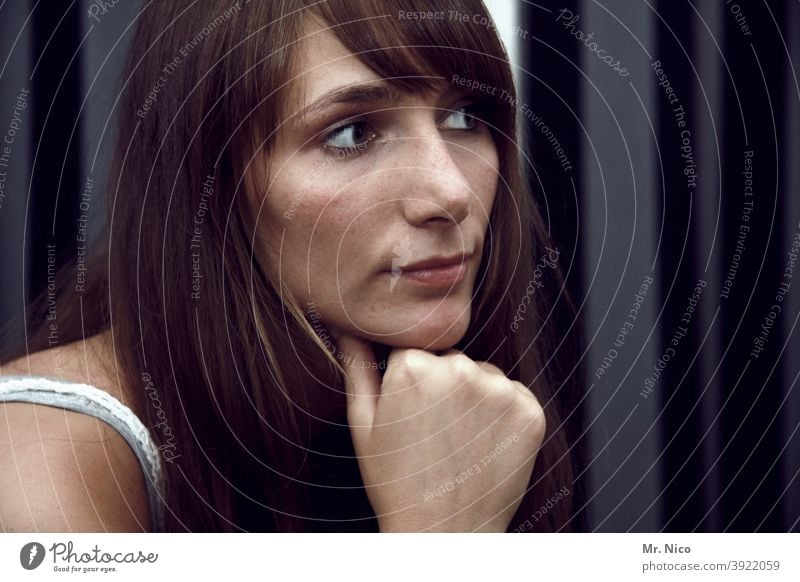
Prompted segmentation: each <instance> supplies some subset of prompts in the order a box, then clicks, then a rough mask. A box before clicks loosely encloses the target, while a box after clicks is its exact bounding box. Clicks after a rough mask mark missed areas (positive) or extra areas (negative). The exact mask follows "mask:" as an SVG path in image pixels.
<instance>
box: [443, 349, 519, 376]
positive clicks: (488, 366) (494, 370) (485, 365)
mask: <svg viewBox="0 0 800 582" xmlns="http://www.w3.org/2000/svg"><path fill="white" fill-rule="evenodd" d="M463 353H464V352H460V351H458V350H456V349H453V348H450V349H449V350H445V351H443V352H442V353H441V356H442V357H447V356H455V355H458V354H463ZM475 363H476V364H478V366H480V368H481V370H483V371H484V372H489V373H490V374H495V375H500V376H503V377H505V375H506V374H505V372H503V371H502V370H501V369H500V368H498V367H497V366H495V365H494V364H492V363H491V362H483V361H480V362H479V361H477V360H476V361H475Z"/></svg>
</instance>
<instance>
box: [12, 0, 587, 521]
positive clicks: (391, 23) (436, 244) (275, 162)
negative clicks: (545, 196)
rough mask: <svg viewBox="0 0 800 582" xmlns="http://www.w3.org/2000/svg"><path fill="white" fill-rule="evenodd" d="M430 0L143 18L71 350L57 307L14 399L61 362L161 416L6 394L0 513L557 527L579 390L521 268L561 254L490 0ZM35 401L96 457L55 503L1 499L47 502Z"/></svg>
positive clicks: (66, 273)
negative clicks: (523, 157)
mask: <svg viewBox="0 0 800 582" xmlns="http://www.w3.org/2000/svg"><path fill="white" fill-rule="evenodd" d="M430 9H431V8H430V6H428V5H426V4H425V3H422V2H415V1H404V2H397V3H395V2H392V3H384V2H379V1H377V0H375V1H367V0H364V1H359V2H346V1H344V0H340V1H331V2H322V3H308V5H306V3H304V2H301V1H295V0H285V1H275V2H250V3H240V2H237V3H235V4H232V5H231V6H221V5H219V3H212V2H201V3H190V2H159V3H151V4H150V5H148V6H147V8H146V9H144V10H143V13H142V14H141V16H140V17H139V22H138V23H137V32H136V35H135V38H134V39H133V43H132V49H131V52H130V57H129V59H128V62H127V67H126V70H125V74H124V76H123V85H122V88H121V95H120V110H119V112H118V115H119V128H120V133H119V138H118V141H117V145H116V150H115V155H114V159H113V166H112V170H111V179H110V180H109V181H108V182H107V183H108V187H109V191H108V193H107V195H108V196H109V201H110V203H109V204H108V206H109V208H110V217H109V222H108V231H107V234H106V236H104V237H102V241H101V242H102V244H100V245H99V246H98V252H97V254H96V255H95V256H94V257H93V259H92V261H93V262H92V263H90V265H89V266H88V268H87V269H86V273H87V274H86V277H87V283H86V285H85V287H83V286H78V285H76V284H75V280H74V277H73V276H74V274H75V273H76V270H75V265H74V264H73V265H69V266H67V267H65V268H64V269H63V271H62V278H61V281H60V283H61V288H60V292H59V293H58V295H57V299H56V301H55V305H57V307H58V309H57V312H56V316H55V317H56V319H55V323H56V324H57V333H58V339H57V342H58V344H57V347H56V348H55V350H56V351H55V352H54V351H53V348H50V349H49V350H45V348H47V347H48V343H49V345H50V346H52V345H53V343H52V339H53V338H52V333H53V332H52V327H51V326H52V324H53V323H54V321H53V319H52V318H51V320H48V319H47V316H48V309H47V305H48V303H47V297H43V298H41V300H40V303H39V304H38V307H35V308H34V309H32V310H31V311H32V313H34V314H36V316H38V319H37V320H36V321H34V322H32V323H31V325H32V326H33V327H35V328H36V329H37V330H38V331H37V333H36V334H34V335H32V336H31V338H29V342H28V345H27V346H23V349H21V350H18V352H17V353H15V354H13V355H11V354H9V355H8V356H7V357H5V358H4V361H10V360H12V359H14V358H16V359H15V361H14V362H12V363H11V364H10V365H9V366H6V367H4V370H3V374H16V375H18V376H19V375H21V376H23V377H17V378H16V380H15V382H16V384H15V386H16V390H17V392H16V394H17V396H16V397H9V396H7V397H6V398H5V399H6V400H10V399H13V398H16V399H17V400H23V399H24V398H23V397H21V396H19V394H20V393H22V392H25V393H28V394H30V393H31V390H25V386H22V389H20V386H21V385H22V384H24V383H25V382H28V384H27V386H28V387H30V386H32V385H33V384H35V382H36V381H37V379H40V378H41V377H47V376H50V377H52V376H54V375H56V374H55V373H54V372H53V370H54V367H53V362H54V361H55V360H57V362H58V366H57V368H56V369H57V371H58V372H60V374H59V375H61V376H62V377H64V378H66V379H67V380H70V381H72V382H73V383H80V384H89V385H91V386H93V387H96V388H100V389H101V390H102V392H103V393H104V394H109V395H110V396H112V397H115V399H116V400H115V402H116V401H120V402H121V403H123V404H124V405H126V407H127V408H130V409H131V410H132V411H133V413H135V415H136V418H138V419H140V420H141V421H142V423H143V424H144V426H146V428H147V431H146V432H147V434H146V435H145V437H144V438H141V439H140V440H139V441H135V440H132V439H131V437H130V435H128V437H127V438H124V439H123V438H121V437H120V434H122V432H124V431H119V432H117V431H114V430H111V429H108V427H106V426H105V425H104V424H102V423H98V422H95V423H94V424H93V425H92V424H91V422H90V421H87V420H86V418H88V416H87V415H86V414H80V411H82V412H87V410H86V409H85V408H84V409H80V411H79V410H78V409H77V408H73V412H71V413H64V412H61V411H59V412H58V413H53V412H52V410H57V409H56V407H55V406H51V407H49V408H48V410H47V411H45V412H43V410H44V408H47V407H34V406H32V405H31V404H30V402H28V403H22V402H14V403H13V404H7V405H6V408H5V412H4V414H5V415H6V417H7V418H6V421H7V422H9V423H10V426H11V427H12V431H11V432H10V434H9V437H8V438H6V440H5V441H3V443H2V446H3V447H4V449H5V451H6V452H9V451H10V453H11V454H13V456H14V458H15V459H17V463H18V466H22V467H23V468H22V469H21V471H22V472H21V473H20V475H21V476H20V477H19V478H17V477H16V475H15V478H14V479H12V478H10V477H8V478H7V481H8V482H6V483H5V487H6V490H7V491H13V490H15V489H14V487H16V488H17V490H19V493H18V494H17V495H18V496H19V497H18V498H15V497H14V494H13V493H9V494H8V495H6V496H5V499H6V501H5V502H2V504H0V511H5V512H6V513H5V514H2V513H0V517H2V518H3V520H4V522H5V523H6V526H5V527H7V528H8V527H9V526H8V524H9V523H13V522H14V520H16V523H17V524H19V525H18V527H22V528H25V527H31V524H32V525H33V526H34V527H36V528H38V529H41V526H40V525H39V524H40V523H44V524H45V525H44V527H55V528H58V527H67V528H70V529H79V528H86V529H119V530H127V529H131V530H137V529H143V530H156V531H158V530H162V529H163V530H166V531H185V530H190V531H347V530H352V531H359V530H360V531H559V530H562V531H563V530H568V529H570V527H571V517H572V515H571V513H572V499H573V498H574V495H573V496H572V497H570V496H569V492H570V491H571V490H572V487H573V486H572V480H573V477H574V471H573V467H572V461H571V451H570V446H569V444H568V439H567V437H566V434H565V425H564V417H565V415H564V413H563V411H561V410H560V408H559V405H558V400H559V398H560V397H561V394H559V388H560V387H561V386H563V383H560V381H559V376H558V372H557V371H555V370H554V367H553V365H552V363H551V364H550V365H545V363H546V362H547V360H548V359H549V358H550V356H551V355H552V353H553V345H554V343H551V342H549V341H547V339H546V338H547V337H549V336H552V335H553V332H552V331H550V328H552V324H551V323H550V321H551V320H550V318H549V314H550V309H551V307H552V305H551V304H550V303H548V302H547V300H546V297H545V293H554V294H555V293H558V292H559V289H560V286H559V283H558V280H557V273H556V269H545V272H544V275H543V277H544V278H542V276H541V275H542V273H541V272H539V273H538V275H540V277H537V278H534V275H533V268H534V263H535V261H536V259H537V258H538V257H540V256H542V255H543V254H544V253H546V252H549V253H550V254H552V253H553V251H552V249H550V250H549V251H545V248H547V245H548V241H546V240H544V238H543V236H542V232H543V227H542V224H541V219H540V218H539V216H538V214H537V212H536V209H535V208H534V207H533V205H532V201H531V199H530V195H529V194H528V193H527V191H526V187H525V182H524V181H523V179H522V171H521V169H520V164H519V160H518V157H517V156H518V155H519V154H518V151H517V144H516V143H515V116H514V111H515V110H514V109H513V108H512V107H509V106H508V104H507V103H508V101H507V97H506V99H503V98H501V95H511V96H513V82H512V78H511V74H510V69H509V66H508V63H507V57H506V55H505V53H504V51H503V49H502V46H501V44H500V42H499V41H498V38H497V35H496V32H495V30H494V29H493V27H491V26H490V23H491V20H490V19H489V17H488V14H487V13H486V11H485V8H484V7H483V5H482V4H481V3H480V2H477V1H463V2H461V1H458V2H456V1H453V2H448V3H447V5H446V6H442V5H439V4H437V6H436V10H437V12H436V13H430V12H429V10H430ZM463 15H468V18H466V19H465V18H463ZM463 79H467V80H470V81H479V83H468V82H467V81H463ZM481 84H484V85H483V86H481ZM465 87H468V88H465ZM549 244H550V245H551V246H553V245H552V243H549ZM556 258H557V255H556ZM534 281H536V285H535V286H533V285H532V282H534ZM534 291H535V294H534ZM532 298H533V299H534V300H532ZM52 304H53V303H52V302H51V305H52ZM515 316H516V318H515ZM512 323H513V324H515V325H513V327H512ZM48 329H49V331H48ZM48 333H49V336H48ZM48 337H49V338H50V339H49V342H48ZM83 338H89V339H87V340H86V341H85V342H81V341H77V340H82V339H83ZM61 346H63V347H61ZM26 349H27V351H29V352H35V354H34V355H33V356H31V358H30V359H26V358H21V356H23V354H25V353H26ZM59 350H60V353H59ZM12 356H13V357H12ZM54 358H55V360H54ZM31 362H33V363H31ZM31 376H33V378H31ZM0 386H2V383H0ZM63 387H64V386H63V385H61V386H60V387H59V388H58V389H59V390H62V389H63ZM50 388H52V386H50ZM7 392H9V391H8V390H7ZM86 394H89V392H88V391H87V392H86ZM91 394H94V393H91ZM91 394H90V396H91ZM562 394H563V392H562ZM30 400H31V399H29V401H30ZM33 400H35V399H33ZM51 404H52V403H51ZM56 406H58V405H57V404H56ZM109 406H110V408H114V409H116V410H117V411H119V407H117V406H116V405H115V404H113V403H112V404H111V405H109ZM64 407H65V408H66V406H64ZM127 408H126V409H127ZM32 411H36V412H32ZM34 414H38V415H40V416H41V415H42V414H51V415H53V416H52V418H51V417H48V418H47V419H46V420H47V422H48V423H49V424H48V425H47V427H48V429H49V430H51V431H52V432H53V434H56V435H62V436H65V437H66V442H68V443H71V442H72V441H77V440H80V439H76V438H75V432H74V431H72V430H71V429H75V430H78V431H81V432H78V434H79V435H82V436H84V437H86V438H84V439H82V441H81V442H94V443H95V445H96V446H95V447H94V448H90V449H89V450H88V451H86V452H84V453H80V454H79V453H74V445H72V446H73V448H72V449H71V450H73V456H70V455H69V454H68V453H67V452H66V451H63V454H62V455H61V457H59V459H58V460H57V461H52V462H53V463H56V464H58V466H59V467H64V470H63V471H62V472H61V473H58V475H60V476H61V477H63V487H61V488H60V489H59V484H58V482H55V483H53V485H52V487H49V488H47V491H44V492H41V495H40V496H39V497H36V498H35V499H34V501H36V500H37V499H38V500H39V501H41V502H42V503H44V501H43V500H46V499H47V498H48V496H55V497H57V498H58V502H59V503H60V506H61V507H63V508H64V510H63V511H62V512H61V514H60V515H58V516H50V517H49V521H48V518H47V516H46V515H45V516H42V514H41V512H40V513H39V514H37V509H36V508H32V509H30V510H29V511H28V510H26V511H25V512H19V513H20V515H16V514H14V515H13V516H11V517H9V515H10V514H11V513H13V512H14V511H15V510H14V508H18V507H21V506H23V505H25V506H26V507H28V506H29V505H30V498H31V494H30V491H24V489H25V485H24V478H25V476H26V475H27V476H28V478H29V480H30V478H40V477H42V475H39V474H37V473H36V472H35V471H37V470H41V469H26V467H28V466H36V467H39V466H41V463H39V464H36V463H34V462H30V463H27V461H26V460H27V459H28V458H29V456H30V455H33V454H34V453H26V452H25V451H24V450H20V445H19V444H18V442H19V439H17V441H14V440H13V435H15V433H14V430H17V431H19V432H18V433H16V434H19V433H20V432H24V430H25V427H31V426H34V425H35V424H36V422H37V419H38V418H39V417H40V416H36V417H34V416H33V415H34ZM57 414H60V416H58V415H57ZM123 415H124V411H123ZM97 416H98V417H100V415H97ZM65 418H66V420H64V419H65ZM101 418H103V420H106V419H107V417H101ZM127 418H128V420H130V417H127ZM106 422H108V420H106ZM81 423H83V424H81ZM122 424H125V423H124V422H123V423H122ZM112 426H115V425H112ZM128 426H136V424H135V421H131V422H130V423H128ZM76 427H77V428H76ZM115 428H116V426H115ZM27 430H29V431H30V430H32V429H30V428H28V429H27ZM133 432H137V431H135V430H134V431H133ZM36 434H41V429H39V432H38V433H33V434H31V435H29V436H32V437H35V435H36ZM90 434H91V435H94V437H92V438H89V437H88V436H87V435H90ZM98 434H99V436H98ZM138 435H139V437H141V436H142V432H141V431H138ZM146 437H149V439H148V438H146ZM42 438H43V439H44V437H42ZM98 442H102V443H103V444H102V446H100V445H97V443H98ZM126 443H127V444H130V447H127V448H126ZM148 444H149V446H148ZM42 450H45V451H46V452H45V453H42ZM52 451H53V449H52V446H51V445H50V444H48V445H47V448H46V449H45V448H44V447H39V448H38V449H37V452H36V453H35V454H36V455H40V456H41V455H42V454H45V455H47V454H48V452H49V453H50V454H51V456H52V455H53V454H56V455H58V453H53V452H52ZM108 451H111V453H110V454H109V452H108ZM154 451H158V452H157V453H156V454H153V453H154ZM148 452H149V453H150V454H149V455H148V454H147V453H148ZM133 453H136V455H138V456H136V455H134V454H133ZM26 455H28V456H26ZM73 457H74V458H73ZM78 457H80V458H78ZM19 459H21V461H20V460H19ZM45 460H47V459H45ZM137 461H138V464H139V465H141V467H142V470H141V471H137V468H138V466H137ZM148 461H149V462H148ZM81 463H83V464H81ZM20 464H21V465H20ZM45 464H47V463H45ZM76 464H77V465H78V468H79V469H80V468H81V467H83V466H86V467H88V470H89V471H91V472H93V474H94V476H95V477H96V479H86V478H85V477H84V476H83V473H81V478H80V479H77V478H76V477H75V475H76V473H80V471H76V470H75V465H76ZM28 470H29V471H31V472H32V473H31V474H28V473H26V471H28ZM9 474H10V473H9ZM21 483H22V484H21ZM69 483H72V484H73V485H71V486H70V485H69ZM76 483H77V484H76ZM561 492H565V493H561ZM556 495H558V501H557V502H554V501H553V500H554V499H555V496H556ZM23 497H24V498H25V499H26V500H27V505H26V504H25V503H23V501H22V498H23ZM80 499H83V501H76V500H80ZM154 499H156V500H157V501H159V502H154V501H153V500H154ZM148 502H149V503H150V510H149V511H148V509H147V507H148ZM90 506H91V508H92V511H91V512H89V511H88V509H87V508H88V507H90ZM545 507H547V509H545V510H544V511H542V510H543V509H544V508H545ZM87 513H91V514H92V517H91V519H90V518H87V517H86V514H87ZM80 516H83V517H80ZM12 518H13V519H12ZM37 520H38V521H37ZM76 520H77V521H76ZM61 524H64V525H61Z"/></svg>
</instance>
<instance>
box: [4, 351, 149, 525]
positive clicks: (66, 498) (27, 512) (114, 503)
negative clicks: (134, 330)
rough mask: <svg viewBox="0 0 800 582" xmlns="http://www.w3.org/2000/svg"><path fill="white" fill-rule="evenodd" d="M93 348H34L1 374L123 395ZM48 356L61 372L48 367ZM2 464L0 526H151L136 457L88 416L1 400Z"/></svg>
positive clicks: (114, 434)
mask: <svg viewBox="0 0 800 582" xmlns="http://www.w3.org/2000/svg"><path fill="white" fill-rule="evenodd" d="M100 341H102V340H100ZM80 343H81V344H82V343H84V342H80ZM86 343H88V342H86ZM94 347H95V346H91V345H89V346H82V345H76V344H69V345H67V346H64V347H62V348H59V349H60V352H61V353H59V354H53V353H52V352H51V353H48V352H49V351H50V350H47V351H44V352H39V353H37V354H33V355H31V356H29V357H28V358H23V359H22V360H16V361H14V362H11V363H9V364H7V365H4V366H3V367H2V369H0V375H3V376H4V375H17V374H21V375H42V376H49V377H54V376H57V377H60V378H62V379H64V380H70V381H74V382H80V383H85V384H91V385H93V386H96V387H97V388H100V389H102V390H106V391H108V392H109V393H110V394H112V395H113V396H115V397H116V398H118V399H119V400H120V401H122V402H125V400H126V399H125V391H124V390H120V389H119V388H118V387H116V388H115V384H116V383H115V382H112V381H111V378H110V377H109V376H108V374H107V366H105V365H103V364H102V363H98V362H97V361H96V359H97V358H98V357H102V350H100V351H99V352H98V351H96V350H94V349H93V348H94ZM54 358H57V361H58V364H57V366H58V368H59V371H60V372H61V373H59V374H54V368H55V365H54ZM128 400H129V399H128ZM126 404H127V402H126ZM0 467H2V470H0V530H3V531H99V532H102V531H148V530H149V529H150V527H151V524H150V517H149V506H148V499H147V489H146V487H145V481H144V476H143V474H142V470H141V467H140V465H139V461H138V459H137V458H136V456H135V454H134V453H133V451H132V450H131V448H130V446H129V445H128V443H127V442H126V441H125V439H124V438H123V437H122V436H121V435H120V434H119V433H118V432H117V431H116V430H114V429H113V428H112V427H111V426H109V425H108V424H106V423H105V422H103V421H101V420H99V419H97V418H95V417H93V416H90V415H86V414H82V413H79V412H72V411H67V410H64V409H61V408H57V407H52V406H46V405H40V404H31V403H25V402H7V403H0Z"/></svg>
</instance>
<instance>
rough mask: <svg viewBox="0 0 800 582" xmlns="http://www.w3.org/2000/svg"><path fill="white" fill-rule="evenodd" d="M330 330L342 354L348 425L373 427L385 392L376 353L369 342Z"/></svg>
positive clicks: (333, 329)
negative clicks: (377, 407) (376, 361)
mask: <svg viewBox="0 0 800 582" xmlns="http://www.w3.org/2000/svg"><path fill="white" fill-rule="evenodd" d="M329 329H330V331H331V334H332V335H333V336H334V337H335V338H336V347H337V348H338V349H339V350H340V351H341V352H342V359H341V362H342V367H343V368H344V372H345V378H344V380H345V392H346V394H347V418H348V422H350V425H351V427H359V428H360V427H371V426H372V422H373V419H374V418H375V408H376V406H377V404H378V397H379V396H380V392H381V377H380V373H379V372H378V367H377V364H376V363H375V353H374V352H373V350H372V347H371V346H370V344H369V342H368V341H366V340H364V339H362V338H360V337H356V336H354V335H351V334H349V333H346V332H342V331H339V330H337V329H335V328H333V327H330V328H329Z"/></svg>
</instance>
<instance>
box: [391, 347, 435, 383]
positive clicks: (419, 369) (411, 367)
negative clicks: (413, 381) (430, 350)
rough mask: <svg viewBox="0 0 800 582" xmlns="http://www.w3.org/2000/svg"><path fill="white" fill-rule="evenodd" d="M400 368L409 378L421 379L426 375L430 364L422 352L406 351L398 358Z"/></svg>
mask: <svg viewBox="0 0 800 582" xmlns="http://www.w3.org/2000/svg"><path fill="white" fill-rule="evenodd" d="M397 364H398V366H397V367H398V368H399V370H400V371H401V372H402V373H403V374H404V375H405V376H406V377H407V378H420V377H422V376H424V375H425V372H426V370H427V368H428V363H427V361H426V358H425V353H424V352H423V351H422V350H404V351H403V353H402V354H400V355H399V356H398V361H397Z"/></svg>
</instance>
